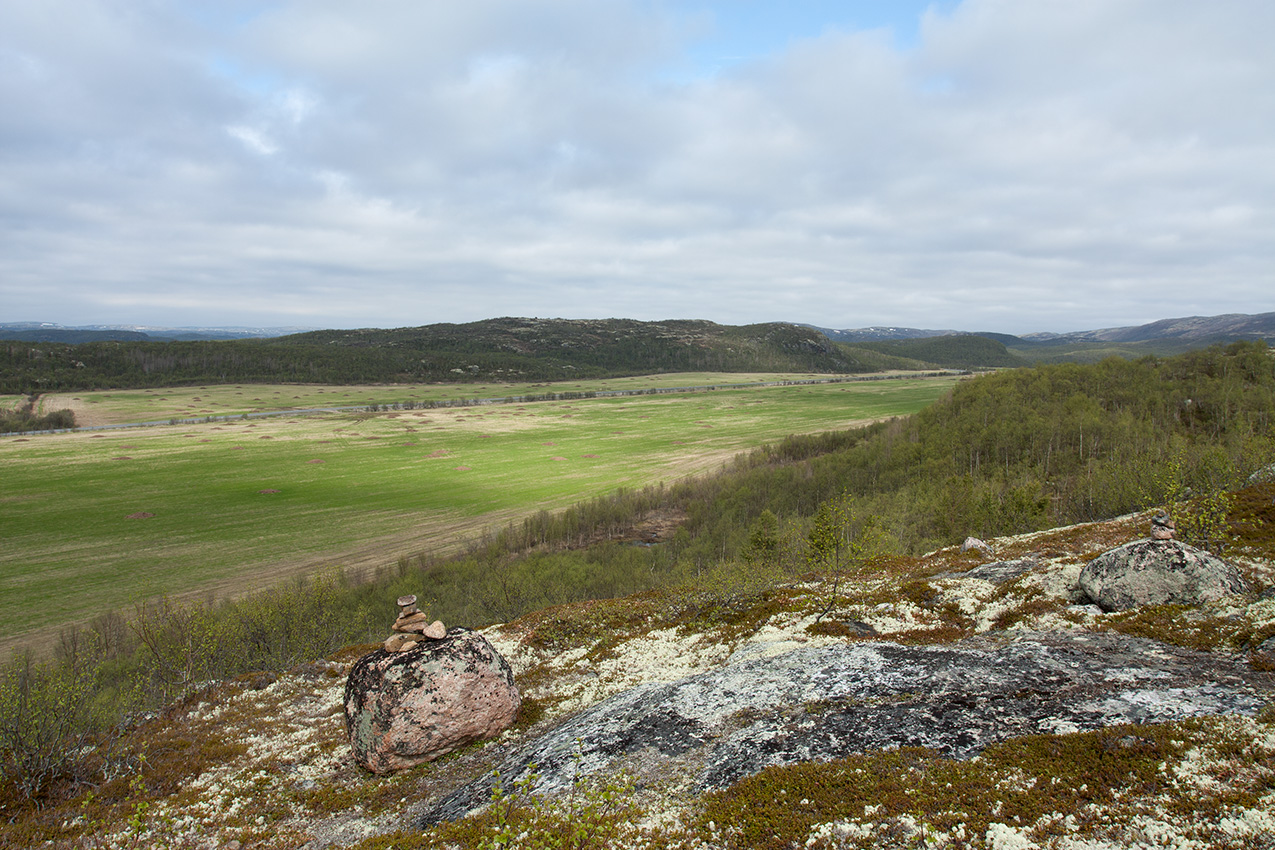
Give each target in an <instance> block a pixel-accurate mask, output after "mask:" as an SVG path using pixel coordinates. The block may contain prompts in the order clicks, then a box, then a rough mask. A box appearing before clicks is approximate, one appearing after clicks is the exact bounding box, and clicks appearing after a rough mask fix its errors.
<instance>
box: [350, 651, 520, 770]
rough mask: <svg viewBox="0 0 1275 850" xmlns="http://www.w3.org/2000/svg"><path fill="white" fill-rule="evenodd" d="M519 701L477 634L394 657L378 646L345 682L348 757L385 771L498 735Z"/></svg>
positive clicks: (500, 662)
mask: <svg viewBox="0 0 1275 850" xmlns="http://www.w3.org/2000/svg"><path fill="white" fill-rule="evenodd" d="M521 704H522V699H521V697H520V696H519V695H518V688H517V686H516V685H515V684H514V676H513V671H512V670H511V669H510V668H509V664H508V662H506V661H505V659H504V658H503V657H502V656H501V655H500V653H498V652H497V651H496V649H495V648H494V647H493V646H492V645H491V644H490V643H488V642H487V639H486V638H484V637H483V636H482V635H480V634H478V633H476V632H472V631H470V630H468V629H462V628H453V629H451V630H450V631H448V632H447V636H446V637H444V638H442V639H441V640H427V641H422V642H421V643H419V644H417V645H416V646H415V647H414V648H411V649H407V650H405V651H401V652H386V651H385V650H384V649H378V650H375V651H374V652H370V653H368V654H367V655H365V656H363V657H362V658H360V659H359V660H358V661H356V662H355V664H354V667H353V668H351V670H350V677H349V679H348V680H347V681H346V683H345V729H346V733H347V734H348V735H349V738H350V748H351V749H352V750H353V753H354V760H355V761H356V762H357V763H358V764H360V765H362V766H363V767H365V768H367V769H368V770H370V771H372V772H373V773H378V774H385V773H392V772H394V771H396V770H402V769H403V768H406V767H412V766H414V765H418V764H421V763H422V762H427V761H431V760H433V759H436V758H438V757H439V756H441V755H444V754H445V753H450V752H452V751H453V750H456V749H459V748H460V747H463V746H465V745H466V744H469V743H472V742H474V741H479V740H482V739H484V738H490V737H492V736H494V735H498V734H500V733H501V732H502V731H504V730H505V729H508V728H509V727H510V726H512V725H513V723H514V721H515V720H516V719H517V718H518V709H519V707H520V706H521Z"/></svg>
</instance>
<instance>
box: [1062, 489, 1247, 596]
mask: <svg viewBox="0 0 1275 850" xmlns="http://www.w3.org/2000/svg"><path fill="white" fill-rule="evenodd" d="M1173 534H1174V525H1173V520H1172V519H1171V518H1170V517H1169V515H1168V514H1166V513H1164V512H1163V511H1161V512H1160V513H1158V514H1156V516H1155V517H1154V518H1153V519H1152V520H1151V537H1150V539H1147V540H1136V541H1134V542H1133V543H1126V544H1125V545H1123V546H1117V547H1116V548H1115V549H1111V550H1110V551H1107V552H1103V553H1102V554H1101V555H1099V556H1098V557H1097V558H1094V559H1093V560H1092V561H1090V562H1089V563H1088V564H1086V565H1085V568H1084V569H1083V570H1081V571H1080V589H1081V590H1083V591H1084V592H1085V594H1086V595H1087V596H1088V597H1089V598H1090V599H1092V600H1093V601H1094V602H1095V603H1097V605H1098V606H1099V607H1100V608H1102V610H1104V611H1125V610H1128V609H1130V608H1141V607H1142V606H1144V605H1200V604H1203V603H1205V602H1213V601H1216V600H1218V599H1221V598H1222V597H1224V596H1228V595H1230V594H1232V593H1243V592H1244V591H1245V590H1246V589H1247V587H1246V585H1245V582H1244V578H1243V576H1241V575H1240V573H1239V571H1238V570H1237V569H1236V568H1235V567H1234V566H1232V565H1231V564H1228V563H1227V562H1225V561H1223V560H1221V559H1220V558H1216V557H1214V556H1213V555H1210V554H1209V553H1208V552H1205V551H1203V550H1201V549H1196V548H1195V547H1194V546H1188V545H1187V544H1185V543H1183V542H1181V541H1179V540H1175V539H1173Z"/></svg>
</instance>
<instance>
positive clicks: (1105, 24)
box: [0, 0, 1275, 333]
mask: <svg viewBox="0 0 1275 850" xmlns="http://www.w3.org/2000/svg"><path fill="white" fill-rule="evenodd" d="M1273 36H1275V3H1273V2H1271V0H963V2H955V0H950V2H932V3H927V2H912V0H878V2H867V0H843V2H830V1H829V2H817V0H774V2H761V1H760V0H721V2H712V0H463V2H461V0H359V2H350V0H292V1H291V2H289V0H280V2H268V0H206V2H195V1H194V0H184V1H183V0H102V2H98V0H0V322H11V321H49V322H58V323H62V324H69V325H76V324H93V323H104V324H110V323H132V324H143V325H145V324H152V325H176V326H197V325H288V326H307V327H402V326H411V325H422V324H429V323H433V322H465V321H472V320H476V319H483V318H490V317H495V316H542V317H566V318H605V317H625V318H635V319H665V318H703V319H711V320H713V321H717V322H721V323H725V324H744V323H750V322H762V321H776V320H779V321H793V322H808V323H812V324H816V325H821V326H824V327H836V328H851V327H863V326H868V325H883V324H889V325H903V326H909V327H922V328H956V329H961V330H991V331H1002V332H1008V333H1025V332H1032V331H1068V330H1085V329H1092V328H1099V327H1112V326H1121V325H1133V324H1141V323H1143V322H1147V321H1153V320H1155V319H1160V318H1168V317H1177V316H1190V315H1215V314H1220V313H1261V312H1268V311H1273V310H1275V49H1273V48H1272V46H1271V42H1272V37H1273Z"/></svg>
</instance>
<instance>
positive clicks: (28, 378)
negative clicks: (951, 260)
mask: <svg viewBox="0 0 1275 850" xmlns="http://www.w3.org/2000/svg"><path fill="white" fill-rule="evenodd" d="M925 365H926V364H922V363H919V362H917V361H915V360H912V359H908V358H904V357H899V356H894V355H890V354H883V353H880V352H875V351H869V350H866V349H858V348H849V347H846V346H842V345H839V344H837V343H834V342H832V341H831V340H829V339H827V338H826V337H824V336H823V335H822V334H820V333H819V332H818V331H815V330H813V329H810V328H803V327H800V326H797V325H791V324H784V323H769V324H761V325H746V326H742V327H734V326H727V325H718V324H714V323H713V322H707V321H690V320H688V321H667V322H638V321H632V320H624V319H605V320H568V319H522V318H503V319H490V320H486V321H482V322H472V323H469V324H463V325H454V324H439V325H426V326H423V327H414V328H398V329H393V330H380V329H362V330H326V331H313V332H309V333H301V334H294V335H291V336H284V337H278V338H274V339H267V340H226V341H172V342H148V341H110V342H93V343H86V344H82V345H68V344H58V343H33V342H10V343H2V344H0V393H23V394H26V393H32V392H46V391H55V390H62V391H65V390H79V389H92V388H101V387H117V388H127V387H157V386H176V385H184V384H204V383H226V382H235V383H245V382H247V383H270V382H276V383H330V384H353V383H400V382H409V383H412V382H437V381H461V380H464V381H471V380H474V379H481V380H484V381H562V380H570V379H579V378H602V377H620V376H626V375H640V374H657V373H661V372H688V371H728V372H815V373H823V374H846V373H863V372H875V371H881V370H886V369H915V368H923V367H924V366H925Z"/></svg>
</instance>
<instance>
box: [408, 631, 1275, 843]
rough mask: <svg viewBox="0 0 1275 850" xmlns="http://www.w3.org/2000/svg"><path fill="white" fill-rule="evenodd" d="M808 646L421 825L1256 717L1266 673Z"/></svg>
mask: <svg viewBox="0 0 1275 850" xmlns="http://www.w3.org/2000/svg"><path fill="white" fill-rule="evenodd" d="M1017 638H1018V639H1016V640H1014V641H1012V642H1008V643H1003V642H1001V640H999V639H996V638H992V637H980V638H971V639H967V640H965V641H962V642H960V643H957V644H953V645H950V646H902V645H900V644H896V643H890V642H887V641H880V642H860V641H856V642H852V643H846V644H834V645H829V646H823V647H805V648H801V649H796V650H793V651H791V652H788V653H786V654H784V655H780V656H776V657H774V658H751V659H747V660H742V661H738V662H732V663H729V664H727V665H726V666H725V667H723V668H721V669H718V670H712V671H708V672H704V673H698V674H695V675H692V676H688V677H686V678H683V679H680V680H678V681H675V682H664V683H660V682H655V683H648V684H644V685H639V686H637V687H635V688H632V689H630V690H628V691H624V692H622V693H619V694H616V695H615V696H613V697H610V698H609V699H607V700H605V701H603V702H601V703H599V704H597V705H594V706H592V707H591V708H588V709H585V710H584V711H581V712H580V713H579V714H577V715H575V716H574V717H572V718H571V719H570V720H568V721H566V722H565V723H563V724H562V725H560V726H558V727H557V728H555V729H553V730H552V731H549V732H547V733H546V734H544V735H542V736H539V737H537V738H535V739H533V740H531V741H529V742H527V743H526V744H525V745H524V746H523V747H520V748H519V749H518V750H516V751H513V752H511V753H510V754H509V755H508V756H507V757H506V758H505V759H504V760H503V761H502V762H501V763H500V765H499V774H498V777H499V778H498V779H497V774H494V773H492V774H487V775H486V776H484V777H481V778H479V779H477V780H475V781H473V782H471V783H470V784H469V785H466V786H464V787H463V788H460V789H458V790H457V791H455V792H454V793H452V794H450V795H448V796H446V797H444V798H443V799H441V800H438V801H436V802H434V803H433V804H432V805H431V806H430V807H429V808H428V809H427V810H426V811H424V812H423V813H422V817H421V819H420V824H421V825H422V826H425V825H428V824H432V823H437V822H438V821H441V820H453V819H456V818H460V817H464V816H465V815H467V814H469V813H470V812H472V811H474V810H475V809H477V808H480V807H481V806H483V805H485V804H487V803H488V802H489V801H490V800H491V797H492V793H493V787H494V785H495V783H496V782H497V781H499V782H502V783H504V784H505V787H506V788H509V787H512V786H514V785H518V786H519V787H524V788H526V790H528V791H530V792H533V793H542V794H553V793H557V792H560V791H562V790H564V789H567V788H570V787H572V785H573V783H575V782H576V781H577V780H578V779H579V778H580V777H581V776H587V775H591V774H601V775H616V774H620V773H624V774H628V775H630V776H632V777H634V778H635V779H636V780H637V781H638V782H639V784H642V783H657V782H669V781H674V780H676V782H677V783H678V784H679V785H681V786H683V787H684V788H685V789H686V791H687V792H688V793H691V794H695V793H700V792H702V791H704V790H706V789H712V788H722V787H727V786H729V785H730V784H731V783H733V782H736V781H737V780H739V779H741V778H742V777H745V776H751V775H753V774H756V773H758V772H760V771H761V770H763V769H765V768H766V767H768V766H770V765H786V764H795V763H798V762H805V761H828V760H831V759H836V758H841V757H844V756H848V755H851V754H853V753H863V752H871V751H875V750H882V749H889V748H892V747H929V748H932V749H935V750H937V751H939V752H941V753H943V754H944V755H946V756H949V757H952V758H969V757H971V756H974V755H976V754H978V753H979V752H981V751H982V750H983V749H984V748H985V747H987V746H988V745H989V744H991V743H993V742H995V741H1003V740H1005V739H1007V738H1011V737H1015V736H1019V735H1034V734H1049V733H1068V732H1078V731H1083V730H1091V729H1100V728H1104V727H1108V726H1115V725H1120V724H1126V723H1156V722H1164V721H1170V720H1181V719H1183V718H1187V717H1200V716H1205V715H1214V714H1245V715H1250V716H1251V715H1253V714H1256V713H1257V712H1258V711H1259V710H1260V709H1261V708H1262V706H1263V705H1264V704H1265V703H1266V701H1267V699H1269V693H1270V689H1271V687H1272V682H1273V679H1275V677H1272V676H1270V675H1268V674H1266V673H1261V672H1257V671H1253V670H1250V669H1249V668H1248V665H1247V664H1246V663H1245V662H1244V661H1243V660H1242V659H1239V658H1235V657H1230V656H1226V657H1219V656H1214V655H1210V654H1209V653H1203V652H1193V651H1191V650H1186V649H1181V648H1178V647H1172V646H1167V645H1165V644H1160V643H1157V642H1155V641H1152V640H1148V639H1144V638H1133V637H1128V636H1125V635H1120V634H1116V633H1101V634H1093V633H1085V632H1081V631H1069V632H1058V633H1036V634H1023V635H1019V636H1017Z"/></svg>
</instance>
